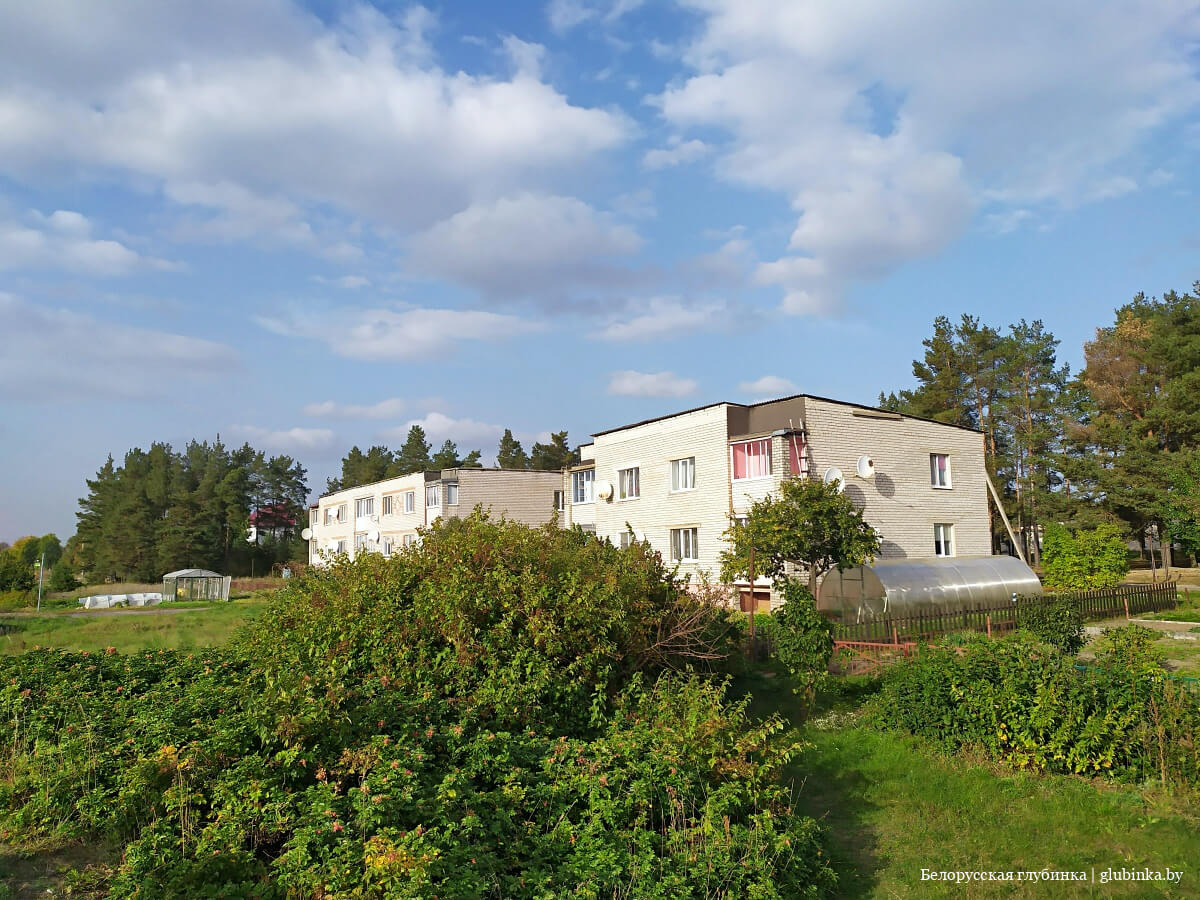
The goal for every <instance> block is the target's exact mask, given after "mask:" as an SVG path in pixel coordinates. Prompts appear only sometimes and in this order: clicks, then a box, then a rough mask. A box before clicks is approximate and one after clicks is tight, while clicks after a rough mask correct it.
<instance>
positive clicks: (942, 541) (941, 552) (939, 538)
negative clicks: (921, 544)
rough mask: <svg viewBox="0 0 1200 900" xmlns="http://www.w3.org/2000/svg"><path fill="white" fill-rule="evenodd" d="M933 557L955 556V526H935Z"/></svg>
mask: <svg viewBox="0 0 1200 900" xmlns="http://www.w3.org/2000/svg"><path fill="white" fill-rule="evenodd" d="M933 555H934V556H953V555H954V526H953V525H934V526H933Z"/></svg>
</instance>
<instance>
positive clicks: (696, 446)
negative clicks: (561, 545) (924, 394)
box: [563, 395, 991, 593]
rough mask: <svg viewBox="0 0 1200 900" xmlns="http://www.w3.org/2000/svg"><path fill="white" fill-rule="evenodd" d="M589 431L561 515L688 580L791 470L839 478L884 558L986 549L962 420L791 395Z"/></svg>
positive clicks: (708, 569) (971, 444) (978, 468)
mask: <svg viewBox="0 0 1200 900" xmlns="http://www.w3.org/2000/svg"><path fill="white" fill-rule="evenodd" d="M593 438H594V440H593V443H591V444H589V445H586V446H584V447H583V448H581V456H582V463H581V464H580V465H579V466H576V467H575V468H573V469H572V470H570V471H569V472H567V473H566V477H567V479H568V481H567V483H566V484H565V485H564V492H565V495H566V501H567V508H566V510H565V512H564V515H563V523H564V524H565V525H568V526H570V525H579V526H580V527H582V528H585V529H586V530H588V531H594V532H595V533H596V534H597V535H598V536H599V537H604V538H609V539H610V540H612V541H613V542H614V543H617V544H625V543H627V542H628V541H630V540H634V539H636V540H644V541H647V542H648V543H649V544H650V545H651V546H652V547H653V548H654V549H656V550H658V551H660V552H661V553H662V555H663V558H664V559H666V560H669V561H671V562H672V563H675V564H678V567H679V573H680V575H681V576H683V577H687V578H689V579H692V580H697V579H699V578H700V577H702V575H703V574H704V573H708V574H710V575H712V576H713V577H714V578H715V577H716V576H717V575H718V574H719V572H720V553H721V551H722V549H724V548H725V546H726V542H725V540H724V537H723V535H724V532H725V530H726V528H728V526H729V521H730V518H731V517H736V516H743V515H745V514H746V513H747V511H748V510H749V508H750V506H751V504H752V503H754V501H756V500H759V499H761V498H763V497H764V496H766V495H767V494H768V493H770V492H774V491H777V490H778V489H779V486H780V482H781V480H782V479H783V478H784V477H785V476H789V475H808V476H810V477H816V478H822V479H825V480H839V481H840V482H841V484H842V485H843V490H844V492H845V493H846V495H847V496H848V497H850V498H851V500H853V501H854V503H855V505H856V506H857V507H858V508H860V509H862V510H863V514H864V518H865V519H866V521H867V522H868V523H870V524H871V525H872V526H873V527H874V528H875V530H876V531H877V532H878V533H879V534H880V536H881V540H882V551H881V558H883V559H890V558H900V557H910V558H911V557H918V558H925V557H935V556H973V555H989V554H990V553H991V530H990V523H989V518H988V508H987V484H986V470H985V468H984V449H983V436H982V435H981V434H980V433H979V432H977V431H974V430H971V429H967V428H960V427H957V426H952V425H945V424H942V423H939V422H932V421H928V420H925V419H918V418H914V417H912V416H904V415H900V414H898V413H893V412H888V411H886V410H880V409H875V408H873V407H866V406H859V405H856V404H853V403H843V402H839V401H835V400H827V399H825V398H821V397H813V396H809V395H797V396H794V397H786V398H783V399H780V400H772V401H768V402H764V403H753V404H741V403H714V404H711V405H709V406H704V407H700V408H697V409H691V410H687V411H684V412H680V413H675V414H673V415H668V416H661V417H659V418H655V419H649V420H646V421H644V422H637V423H635V424H633V425H626V426H623V427H621V428H614V429H610V430H607V431H602V432H599V433H597V434H595V435H593ZM860 472H861V474H860ZM756 584H758V583H757V582H756ZM764 584H765V583H764ZM756 593H757V591H756Z"/></svg>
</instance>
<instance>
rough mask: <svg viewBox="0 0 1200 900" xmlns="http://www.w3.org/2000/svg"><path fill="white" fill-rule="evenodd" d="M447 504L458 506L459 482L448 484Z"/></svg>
mask: <svg viewBox="0 0 1200 900" xmlns="http://www.w3.org/2000/svg"><path fill="white" fill-rule="evenodd" d="M446 505H447V506H458V485H457V484H448V485H446Z"/></svg>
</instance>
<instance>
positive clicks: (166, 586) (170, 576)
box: [162, 569, 232, 603]
mask: <svg viewBox="0 0 1200 900" xmlns="http://www.w3.org/2000/svg"><path fill="white" fill-rule="evenodd" d="M231 580H232V579H231V578H230V576H228V575H219V574H217V573H216V572H210V571H209V570H208V569H180V570H179V571H178V572H168V573H167V574H166V575H164V576H163V586H162V598H163V600H164V601H165V602H167V603H170V602H171V601H177V602H183V601H186V600H228V599H229V583H230V581H231Z"/></svg>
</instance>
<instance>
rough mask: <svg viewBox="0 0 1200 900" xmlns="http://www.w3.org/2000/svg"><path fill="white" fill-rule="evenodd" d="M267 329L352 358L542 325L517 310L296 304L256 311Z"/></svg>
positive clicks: (440, 349) (410, 353) (436, 349)
mask: <svg viewBox="0 0 1200 900" xmlns="http://www.w3.org/2000/svg"><path fill="white" fill-rule="evenodd" d="M256 321H257V322H258V323H259V324H260V325H261V326H262V327H264V328H266V329H267V330H268V331H271V332H273V333H275V334H279V335H283V336H285V337H296V338H307V339H309V340H316V341H322V342H324V343H325V344H326V345H327V346H328V347H329V349H330V350H331V351H333V352H334V353H336V354H337V355H339V356H344V357H346V358H348V359H364V360H410V359H427V358H429V357H432V356H437V355H441V354H444V353H446V352H448V351H450V350H452V349H453V348H454V345H455V344H457V343H458V342H460V341H481V340H486V341H498V340H505V339H508V338H512V337H516V336H518V335H522V334H529V333H531V332H535V331H539V330H541V328H542V327H543V326H542V325H541V324H539V323H537V322H531V321H529V320H526V319H521V318H518V317H516V316H510V315H503V314H500V313H492V312H482V311H476V310H458V309H385V308H375V309H333V310H308V311H305V310H300V309H293V310H288V311H284V312H282V313H279V314H276V315H264V316H257V317H256Z"/></svg>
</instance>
